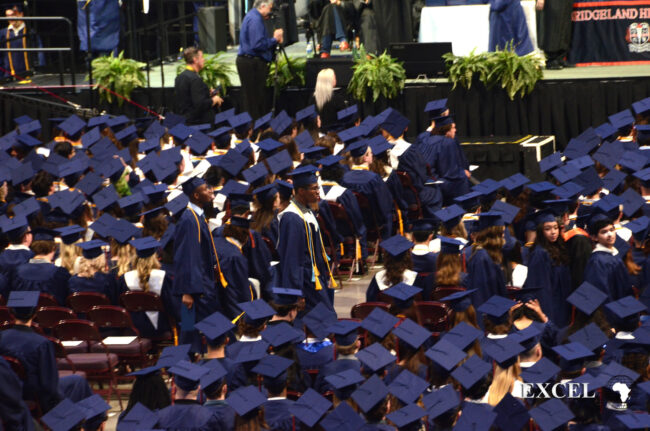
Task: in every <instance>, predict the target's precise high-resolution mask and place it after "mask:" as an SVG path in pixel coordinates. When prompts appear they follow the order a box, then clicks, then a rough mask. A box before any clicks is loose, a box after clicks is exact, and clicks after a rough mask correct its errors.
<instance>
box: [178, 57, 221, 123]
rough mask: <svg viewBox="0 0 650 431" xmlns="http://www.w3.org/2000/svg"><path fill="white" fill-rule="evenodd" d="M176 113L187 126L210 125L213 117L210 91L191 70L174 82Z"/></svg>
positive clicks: (185, 71) (183, 73)
mask: <svg viewBox="0 0 650 431" xmlns="http://www.w3.org/2000/svg"><path fill="white" fill-rule="evenodd" d="M174 95H175V100H176V104H177V107H176V113H178V114H179V115H182V116H183V117H185V120H186V123H187V124H204V123H211V122H212V121H213V117H214V111H213V110H212V99H211V98H210V89H209V88H208V86H207V85H206V84H205V82H203V79H201V77H200V76H199V75H198V74H197V73H196V72H194V71H193V70H184V71H183V72H182V73H181V74H180V75H178V76H177V77H176V80H175V81H174Z"/></svg>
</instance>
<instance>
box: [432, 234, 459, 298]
mask: <svg viewBox="0 0 650 431" xmlns="http://www.w3.org/2000/svg"><path fill="white" fill-rule="evenodd" d="M462 246H463V243H461V242H460V241H457V240H455V239H453V238H448V237H445V236H441V237H440V254H438V258H437V260H436V288H438V287H445V286H464V285H465V283H466V279H467V274H466V273H465V272H464V271H463V262H462V258H461V254H460V249H461V247H462Z"/></svg>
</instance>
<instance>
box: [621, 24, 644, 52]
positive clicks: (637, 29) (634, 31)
mask: <svg viewBox="0 0 650 431" xmlns="http://www.w3.org/2000/svg"><path fill="white" fill-rule="evenodd" d="M625 40H626V41H627V42H628V43H629V45H628V47H629V49H630V52H648V51H650V43H648V42H649V41H650V24H648V23H647V22H633V23H632V24H630V26H629V27H628V28H627V33H626V34H625Z"/></svg>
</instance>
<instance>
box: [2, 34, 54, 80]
mask: <svg viewBox="0 0 650 431" xmlns="http://www.w3.org/2000/svg"><path fill="white" fill-rule="evenodd" d="M16 38H17V39H16ZM0 45H1V46H2V47H3V48H7V45H9V47H10V48H14V49H21V48H36V47H41V42H40V39H39V38H38V36H33V35H30V34H29V31H28V30H27V28H26V27H25V26H24V25H23V26H22V28H20V29H18V30H17V31H16V30H14V29H13V28H9V27H5V28H3V29H2V30H0ZM32 59H33V56H32V55H30V53H29V52H24V51H14V52H3V53H2V61H1V62H0V66H2V67H3V68H4V69H6V70H7V72H4V71H1V70H0V76H11V74H14V75H16V77H21V78H22V77H24V74H25V72H27V71H31V70H32V69H33V67H32ZM38 63H39V65H41V66H42V65H44V64H45V56H44V55H43V53H42V52H39V53H38Z"/></svg>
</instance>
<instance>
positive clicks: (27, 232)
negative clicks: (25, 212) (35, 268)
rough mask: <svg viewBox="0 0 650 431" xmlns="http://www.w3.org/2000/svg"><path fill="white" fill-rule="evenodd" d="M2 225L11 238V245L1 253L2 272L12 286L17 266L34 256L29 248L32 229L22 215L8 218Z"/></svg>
mask: <svg viewBox="0 0 650 431" xmlns="http://www.w3.org/2000/svg"><path fill="white" fill-rule="evenodd" d="M0 227H1V228H2V231H3V232H4V234H5V235H6V236H7V239H8V240H9V246H8V247H7V248H6V249H4V251H2V253H0V274H2V275H4V276H5V278H6V279H7V282H8V283H9V286H12V285H13V279H14V275H15V272H16V268H17V267H18V266H19V265H22V264H23V263H27V262H28V261H29V259H31V258H32V257H34V252H33V251H31V250H30V249H29V246H30V245H31V243H32V238H33V237H32V230H31V228H30V227H29V225H28V224H27V219H26V218H25V217H22V216H16V217H13V218H11V219H9V218H7V219H5V220H3V221H2V224H1V225H0ZM6 293H8V292H6Z"/></svg>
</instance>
